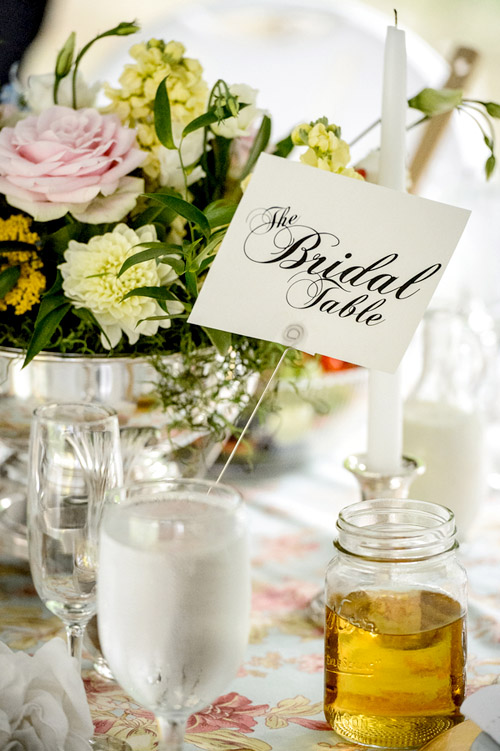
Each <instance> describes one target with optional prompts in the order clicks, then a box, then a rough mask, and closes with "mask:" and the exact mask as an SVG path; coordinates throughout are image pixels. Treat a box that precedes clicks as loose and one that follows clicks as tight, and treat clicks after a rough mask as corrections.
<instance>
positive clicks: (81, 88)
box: [0, 23, 500, 428]
mask: <svg viewBox="0 0 500 751" xmlns="http://www.w3.org/2000/svg"><path fill="white" fill-rule="evenodd" d="M137 29H138V27H137V24H135V23H120V24H119V25H118V26H116V27H115V28H113V29H111V30H109V31H107V32H105V33H103V34H100V35H99V36H97V37H96V38H95V39H93V40H91V41H90V42H89V43H87V44H86V45H85V46H84V47H83V48H82V49H81V51H80V52H78V54H76V53H75V34H74V33H72V34H71V35H70V36H69V38H68V40H67V41H66V43H65V45H64V46H63V48H62V49H61V51H60V52H59V54H58V55H57V59H56V65H55V71H54V73H53V74H48V75H40V76H38V75H37V76H31V77H30V79H29V80H28V83H27V86H26V87H22V86H21V85H20V84H19V83H15V84H14V85H13V87H12V86H11V89H10V99H11V101H10V103H8V104H7V103H4V104H3V106H2V109H1V113H0V116H1V120H0V194H1V196H0V346H3V347H16V348H21V349H22V350H24V352H25V364H28V363H30V362H31V361H32V360H33V358H36V357H37V355H38V354H39V353H40V352H41V351H42V350H44V351H49V352H50V351H53V352H57V353H71V354H79V355H88V356H109V357H113V356H126V357H130V358H131V357H136V356H139V355H140V356H148V357H150V358H151V359H152V361H153V362H154V364H155V367H156V369H157V371H158V373H159V375H160V378H159V383H158V392H159V394H160V396H161V398H162V401H163V404H164V406H169V405H173V406H174V408H175V409H176V414H177V415H178V416H179V419H180V420H181V421H187V422H188V423H189V422H190V421H195V422H196V423H197V425H198V426H199V424H200V421H201V422H203V419H205V418H203V417H202V414H203V411H202V410H201V409H200V403H201V402H203V399H204V398H207V395H206V394H205V392H204V389H203V388H201V389H200V388H199V387H198V388H196V387H195V385H196V383H198V384H199V383H200V376H201V374H203V373H204V372H205V371H206V367H207V364H208V363H214V362H216V363H217V365H216V368H217V377H218V384H219V385H218V387H223V386H224V385H227V383H228V382H229V381H231V382H232V383H233V385H234V384H235V383H237V384H240V387H236V388H233V390H232V391H231V399H233V400H234V401H235V402H239V401H240V402H243V403H244V402H245V399H246V397H247V393H246V390H245V387H244V382H245V379H246V377H247V376H248V374H250V373H253V372H261V371H262V370H264V369H267V368H269V367H271V366H273V364H274V363H275V362H276V361H277V359H278V357H279V356H280V355H281V352H282V350H283V348H282V347H280V346H279V345H274V344H271V343H268V342H262V341H256V340H251V339H248V338H246V337H241V336H234V335H230V334H228V333H226V332H222V331H215V330H211V329H207V328H203V327H199V326H195V325H190V324H189V323H188V322H187V318H188V316H189V312H190V310H191V308H192V306H193V304H194V302H195V300H196V297H197V295H198V292H199V289H200V287H201V285H202V284H203V280H204V278H205V276H206V274H207V272H208V270H209V268H210V265H211V263H212V261H213V259H214V257H215V255H216V253H217V249H218V247H219V245H220V243H221V241H222V239H223V237H224V234H225V232H226V229H227V227H228V225H229V222H230V221H231V218H232V216H233V214H234V211H235V209H236V207H237V204H238V201H239V199H240V197H241V194H242V190H243V189H244V187H245V182H246V181H247V180H249V179H250V177H251V172H252V169H253V166H254V165H255V163H256V160H257V158H258V156H259V154H260V153H261V152H262V151H263V150H265V149H266V150H271V151H272V153H274V154H277V155H279V156H283V157H287V156H288V155H289V154H290V152H291V151H292V149H293V148H294V146H299V147H302V152H303V153H302V154H301V156H300V159H301V160H302V161H303V162H305V163H306V164H309V165H312V166H315V167H317V168H319V169H324V170H329V171H332V172H335V173H338V174H343V175H345V176H347V177H350V178H355V179H364V176H366V173H365V172H364V171H363V170H362V169H361V168H358V169H356V168H355V167H353V166H349V159H350V156H349V147H348V144H347V143H346V142H345V141H344V140H343V139H342V137H341V131H340V127H338V126H337V125H335V124H332V123H330V122H329V121H328V120H327V119H326V118H320V119H318V120H316V121H313V122H310V123H303V124H299V125H298V126H296V127H295V128H294V129H293V131H292V132H291V133H290V135H289V136H287V137H286V138H284V139H283V140H281V141H280V142H279V143H277V144H275V145H274V146H271V119H270V117H269V115H268V114H267V113H265V112H263V111H262V110H261V109H259V108H258V107H257V105H256V91H255V90H253V89H252V88H250V87H249V86H247V85H243V84H236V85H228V84H227V83H226V82H224V81H222V80H219V81H217V82H216V83H215V84H214V85H213V86H212V87H211V88H210V87H209V86H208V84H207V83H206V82H205V80H204V78H203V71H202V67H201V65H200V63H199V62H198V61H197V60H194V59H191V58H189V57H187V56H186V54H185V49H184V47H183V45H182V44H181V43H179V42H175V41H170V42H168V43H165V42H163V41H161V40H156V39H151V40H149V41H148V42H140V43H138V44H135V45H133V46H132V48H131V50H130V54H131V57H132V59H133V62H131V63H129V64H127V65H125V68H124V70H123V73H122V75H121V77H120V79H119V85H118V87H116V88H114V87H112V86H110V85H104V86H102V87H101V86H99V85H97V84H94V85H92V86H88V85H86V84H85V82H84V80H83V78H82V76H81V74H80V70H79V66H80V62H81V59H82V57H83V55H84V54H86V53H87V51H88V50H89V48H90V47H91V46H92V45H93V44H94V43H95V42H96V40H98V39H100V38H102V37H106V36H126V35H129V34H132V33H134V32H135V31H137ZM13 90H14V94H15V95H16V96H14V97H12V93H13ZM98 96H100V97H101V98H100V99H99V100H98V99H97V97H98ZM3 99H4V101H5V93H4V97H3ZM12 99H14V101H12ZM98 101H99V104H98V103H97V102H98ZM409 104H410V106H411V107H413V108H415V109H416V110H419V111H420V113H422V114H423V118H422V119H426V118H428V117H430V116H432V115H434V114H439V113H440V112H443V111H446V110H449V109H452V108H455V107H457V108H459V109H463V108H464V107H466V106H469V107H472V108H473V115H474V116H475V117H477V116H478V110H484V111H481V114H482V115H483V116H488V115H489V116H493V117H498V116H499V109H500V108H499V107H498V105H496V104H494V103H478V102H476V103H467V101H466V100H464V98H463V96H462V93H461V92H457V91H446V90H445V91H441V92H439V91H435V90H431V89H426V90H424V91H423V92H421V93H420V94H419V95H418V96H417V97H414V98H413V99H412V100H410V102H409ZM481 127H482V126H481ZM483 135H484V140H485V142H486V145H487V146H488V148H489V149H490V152H491V154H490V156H489V158H488V161H487V163H486V169H487V173H488V175H489V174H491V172H492V171H493V168H494V166H495V158H494V153H493V150H494V136H493V131H491V133H490V132H489V131H488V132H486V131H485V130H484V129H483ZM368 177H369V176H368ZM174 353H178V354H180V355H182V357H183V358H184V363H185V365H184V366H183V368H181V370H180V371H177V372H176V374H175V375H174V376H173V375H172V374H171V372H170V370H169V369H168V368H165V367H164V365H163V360H162V357H163V356H166V355H170V354H174ZM214 353H217V355H215V354H214ZM235 375H236V378H235ZM209 397H210V399H213V393H211V394H210V395H209ZM207 414H208V415H209V416H208V418H206V419H208V420H209V421H210V420H211V419H212V420H213V415H212V416H210V410H208V413H207ZM211 427H212V428H213V427H214V426H213V425H211ZM223 427H225V425H223Z"/></svg>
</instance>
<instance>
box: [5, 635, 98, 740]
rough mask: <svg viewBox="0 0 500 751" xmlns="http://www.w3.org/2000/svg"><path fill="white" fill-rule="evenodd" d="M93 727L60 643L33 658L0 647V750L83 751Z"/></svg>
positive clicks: (55, 641)
mask: <svg viewBox="0 0 500 751" xmlns="http://www.w3.org/2000/svg"><path fill="white" fill-rule="evenodd" d="M92 731H93V726H92V720H91V717H90V712H89V707H88V704H87V700H86V697H85V689H84V687H83V683H82V680H81V678H80V675H79V673H78V670H77V668H76V665H75V664H74V661H73V659H72V658H71V657H69V655H68V654H67V650H66V645H65V643H64V642H63V640H62V639H58V638H56V639H52V640H51V641H49V642H47V643H46V644H44V645H43V646H42V647H40V649H39V650H38V651H37V652H36V654H35V655H34V656H33V657H30V656H29V655H27V654H25V653H24V652H12V651H11V650H10V649H9V648H8V647H7V646H6V645H5V644H2V643H0V748H1V749H3V750H4V751H86V749H88V748H89V738H90V737H91V736H92Z"/></svg>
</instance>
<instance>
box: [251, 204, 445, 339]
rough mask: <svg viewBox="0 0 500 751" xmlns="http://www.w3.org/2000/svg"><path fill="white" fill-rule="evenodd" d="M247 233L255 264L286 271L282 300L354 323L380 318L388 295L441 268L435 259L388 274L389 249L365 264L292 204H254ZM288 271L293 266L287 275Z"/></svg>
mask: <svg viewBox="0 0 500 751" xmlns="http://www.w3.org/2000/svg"><path fill="white" fill-rule="evenodd" d="M248 224H249V226H250V232H249V233H248V235H247V237H246V239H245V242H244V245H243V250H244V253H245V256H246V257H247V258H248V259H249V260H250V261H254V262H255V263H260V264H277V266H278V267H279V268H280V269H282V270H283V271H284V272H287V273H288V276H287V289H286V292H285V299H286V302H287V303H288V305H289V306H290V307H291V308H295V309H297V310H307V309H309V308H317V309H318V310H319V311H320V312H321V313H327V314H328V315H337V316H338V317H339V318H349V317H352V318H353V319H354V320H355V321H356V323H361V324H365V325H366V326H376V325H378V324H381V323H383V322H384V321H385V320H386V319H385V318H384V315H383V311H381V310H380V309H381V308H382V307H383V306H384V305H385V303H386V301H387V298H388V296H394V298H395V299H396V300H400V301H403V300H406V299H407V298H409V297H412V296H413V295H415V294H417V293H418V292H419V290H420V288H421V285H422V284H423V283H425V281H426V280H427V279H429V278H431V277H432V276H434V274H436V273H437V272H438V271H439V270H440V269H441V267H442V264H441V263H433V264H431V265H430V266H427V267H425V268H423V269H422V270H420V271H418V272H417V273H416V274H413V275H412V276H410V277H407V278H401V277H399V276H397V275H396V274H395V273H391V271H392V270H393V269H394V267H395V266H397V261H398V258H399V254H398V253H397V252H391V253H387V254H386V255H383V256H381V257H377V258H375V260H373V261H371V262H369V263H367V264H366V265H365V266H364V265H362V264H357V263H356V259H355V258H354V254H353V253H351V252H349V251H347V252H343V247H342V246H343V244H342V242H341V240H340V238H339V237H338V236H337V235H334V234H333V233H332V232H322V231H319V230H317V229H314V228H313V227H310V226H308V225H305V224H302V223H301V222H300V216H299V215H298V214H296V213H294V212H293V211H292V209H291V207H290V206H286V207H283V206H270V207H269V208H266V209H256V210H255V211H253V212H252V213H251V214H250V216H249V217H248ZM290 271H293V272H294V273H292V274H291V275H290V274H289V272H290Z"/></svg>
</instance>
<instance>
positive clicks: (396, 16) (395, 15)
mask: <svg viewBox="0 0 500 751" xmlns="http://www.w3.org/2000/svg"><path fill="white" fill-rule="evenodd" d="M394 24H395V26H397V25H398V12H397V10H396V8H394Z"/></svg>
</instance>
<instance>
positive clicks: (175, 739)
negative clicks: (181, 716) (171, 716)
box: [156, 717, 186, 751]
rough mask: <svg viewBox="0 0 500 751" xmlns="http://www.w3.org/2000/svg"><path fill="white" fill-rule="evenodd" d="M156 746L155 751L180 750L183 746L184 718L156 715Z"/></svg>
mask: <svg viewBox="0 0 500 751" xmlns="http://www.w3.org/2000/svg"><path fill="white" fill-rule="evenodd" d="M156 722H157V724H158V730H159V735H158V748H157V751H182V749H183V747H184V733H185V732H186V722H185V720H180V721H178V720H167V719H165V718H164V717H157V718H156Z"/></svg>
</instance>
